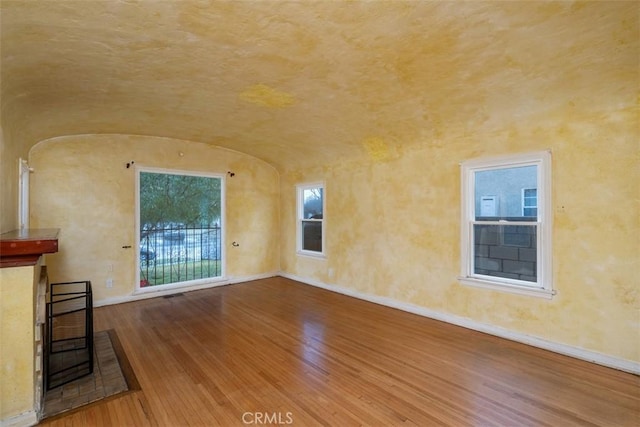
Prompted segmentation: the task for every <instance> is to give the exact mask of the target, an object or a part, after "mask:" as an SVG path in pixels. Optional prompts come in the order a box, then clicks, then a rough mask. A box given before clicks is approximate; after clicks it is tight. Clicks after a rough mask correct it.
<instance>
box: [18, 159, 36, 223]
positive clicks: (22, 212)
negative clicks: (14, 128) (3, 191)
mask: <svg viewBox="0 0 640 427" xmlns="http://www.w3.org/2000/svg"><path fill="white" fill-rule="evenodd" d="M31 172H33V169H31V168H30V167H29V164H28V163H27V161H26V160H24V159H22V158H20V159H19V160H18V223H19V228H20V230H25V229H27V228H29V175H30V174H31Z"/></svg>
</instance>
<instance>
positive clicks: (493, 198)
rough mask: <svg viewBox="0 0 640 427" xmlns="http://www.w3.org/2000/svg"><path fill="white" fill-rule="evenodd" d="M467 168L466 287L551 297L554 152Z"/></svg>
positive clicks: (464, 212) (464, 183)
mask: <svg viewBox="0 0 640 427" xmlns="http://www.w3.org/2000/svg"><path fill="white" fill-rule="evenodd" d="M461 167H462V225H461V249H462V253H461V259H462V267H461V276H460V281H461V282H462V283H464V284H468V285H473V286H480V287H486V288H491V289H497V290H504V291H510V292H514V293H520V294H527V295H534V296H542V297H546V298H551V296H552V295H553V294H554V290H553V284H552V270H551V218H552V214H551V153H549V152H548V151H544V152H535V153H529V154H522V155H514V156H503V157H495V158H489V159H474V160H469V161H466V162H464V163H462V164H461Z"/></svg>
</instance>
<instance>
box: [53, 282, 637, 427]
mask: <svg viewBox="0 0 640 427" xmlns="http://www.w3.org/2000/svg"><path fill="white" fill-rule="evenodd" d="M94 316H95V328H96V330H103V329H111V328H113V329H115V330H116V332H117V334H118V336H119V338H120V341H121V343H122V346H123V347H124V350H125V351H126V354H127V356H128V358H129V361H130V362H131V365H132V367H133V370H134V371H135V373H136V376H137V379H138V381H139V383H140V386H141V390H139V391H134V392H130V393H129V394H126V395H124V396H122V397H118V398H115V399H111V400H107V401H103V402H101V403H98V404H94V405H92V406H89V407H87V408H83V409H80V410H78V411H76V412H73V413H71V414H68V415H66V416H62V417H58V418H54V419H51V420H45V421H44V422H43V424H44V425H48V426H86V425H103V426H108V425H113V426H124V425H131V426H134V425H135V426H144V425H160V426H181V425H207V426H215V425H223V426H234V425H238V426H242V425H264V424H270V425H276V424H282V425H287V424H291V425H298V426H315V425H325V426H351V425H372V426H388V425H400V424H401V425H417V426H431V425H434V426H436V425H450V426H471V425H473V426H494V425H499V426H569V425H580V426H594V425H598V426H638V425H640V377H638V376H634V375H631V374H627V373H623V372H620V371H616V370H613V369H608V368H604V367H601V366H598V365H594V364H590V363H587V362H583V361H580V360H576V359H572V358H569V357H566V356H561V355H558V354H555V353H551V352H548V351H544V350H540V349H537V348H534V347H529V346H526V345H523V344H518V343H514V342H511V341H507V340H504V339H500V338H496V337H493V336H490V335H485V334H482V333H479V332H475V331H471V330H467V329H464V328H460V327H456V326H453V325H449V324H446V323H442V322H438V321H434V320H430V319H427V318H423V317H420V316H417V315H413V314H409V313H405V312H402V311H398V310H394V309H391V308H387V307H382V306H379V305H375V304H371V303H368V302H364V301H360V300H357V299H353V298H349V297H346V296H343V295H339V294H335V293H331V292H328V291H325V290H322V289H317V288H314V287H311V286H307V285H303V284H300V283H296V282H294V281H291V280H287V279H284V278H279V277H277V278H271V279H265V280H259V281H255V282H249V283H244V284H238V285H232V286H224V287H219V288H213V289H207V290H201V291H194V292H188V293H185V294H183V295H181V296H174V297H172V298H154V299H149V300H143V301H138V302H134V303H128V304H120V305H114V306H108V307H101V308H97V309H96V310H95V313H94Z"/></svg>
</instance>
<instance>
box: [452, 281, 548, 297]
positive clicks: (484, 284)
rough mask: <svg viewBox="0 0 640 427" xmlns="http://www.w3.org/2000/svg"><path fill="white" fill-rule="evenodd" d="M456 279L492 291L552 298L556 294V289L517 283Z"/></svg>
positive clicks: (464, 283)
mask: <svg viewBox="0 0 640 427" xmlns="http://www.w3.org/2000/svg"><path fill="white" fill-rule="evenodd" d="M458 281H459V282H460V283H462V284H463V285H468V286H473V287H476V288H484V289H491V290H494V291H500V292H507V293H511V294H517V295H527V296H531V297H537V298H545V299H552V298H553V296H554V295H555V294H556V291H554V290H549V289H543V288H533V287H528V286H518V285H512V284H509V283H499V282H493V281H490V280H482V279H476V278H472V277H458Z"/></svg>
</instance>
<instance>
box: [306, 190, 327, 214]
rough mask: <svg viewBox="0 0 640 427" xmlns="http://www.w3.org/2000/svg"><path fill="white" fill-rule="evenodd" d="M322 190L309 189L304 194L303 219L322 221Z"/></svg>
mask: <svg viewBox="0 0 640 427" xmlns="http://www.w3.org/2000/svg"><path fill="white" fill-rule="evenodd" d="M322 193H323V191H322V188H307V189H305V190H303V192H302V200H303V217H302V219H311V218H313V219H322V214H323V212H322Z"/></svg>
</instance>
